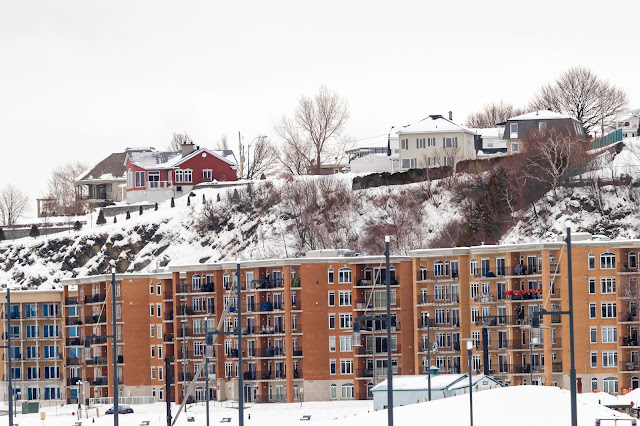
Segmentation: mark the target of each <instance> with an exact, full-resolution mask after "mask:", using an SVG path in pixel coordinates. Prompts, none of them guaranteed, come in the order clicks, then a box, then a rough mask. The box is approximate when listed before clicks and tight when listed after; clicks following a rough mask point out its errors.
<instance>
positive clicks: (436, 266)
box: [433, 260, 444, 277]
mask: <svg viewBox="0 0 640 426" xmlns="http://www.w3.org/2000/svg"><path fill="white" fill-rule="evenodd" d="M443 275H444V263H442V261H441V260H436V261H435V262H434V263H433V276H434V277H441V276H443Z"/></svg>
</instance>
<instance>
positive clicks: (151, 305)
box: [149, 303, 156, 317]
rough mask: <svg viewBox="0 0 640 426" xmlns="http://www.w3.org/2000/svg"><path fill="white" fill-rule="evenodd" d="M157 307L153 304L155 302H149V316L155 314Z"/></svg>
mask: <svg viewBox="0 0 640 426" xmlns="http://www.w3.org/2000/svg"><path fill="white" fill-rule="evenodd" d="M155 311H156V310H155V307H154V305H153V303H149V316H150V317H152V316H154V315H155Z"/></svg>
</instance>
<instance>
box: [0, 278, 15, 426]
mask: <svg viewBox="0 0 640 426" xmlns="http://www.w3.org/2000/svg"><path fill="white" fill-rule="evenodd" d="M6 298H7V311H6V315H7V345H6V346H0V347H2V348H5V349H7V351H8V352H9V356H8V357H7V369H8V370H9V376H8V377H9V380H8V382H9V426H13V404H12V403H11V402H12V401H11V400H12V399H14V398H13V383H12V382H13V369H12V368H11V358H13V351H12V347H11V289H10V288H9V287H7V296H6Z"/></svg>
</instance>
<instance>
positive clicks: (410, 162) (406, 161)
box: [402, 158, 417, 169]
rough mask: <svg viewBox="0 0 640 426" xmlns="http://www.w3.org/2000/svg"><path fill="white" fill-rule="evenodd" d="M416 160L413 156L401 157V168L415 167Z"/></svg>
mask: <svg viewBox="0 0 640 426" xmlns="http://www.w3.org/2000/svg"><path fill="white" fill-rule="evenodd" d="M416 164H417V161H416V159H415V158H403V159H402V168H403V169H415V168H416Z"/></svg>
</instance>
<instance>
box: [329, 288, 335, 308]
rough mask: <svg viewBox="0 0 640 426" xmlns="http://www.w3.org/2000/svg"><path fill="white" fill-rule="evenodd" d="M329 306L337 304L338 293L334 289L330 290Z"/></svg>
mask: <svg viewBox="0 0 640 426" xmlns="http://www.w3.org/2000/svg"><path fill="white" fill-rule="evenodd" d="M328 303H329V306H335V305H336V294H335V292H333V291H330V292H329V301H328Z"/></svg>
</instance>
